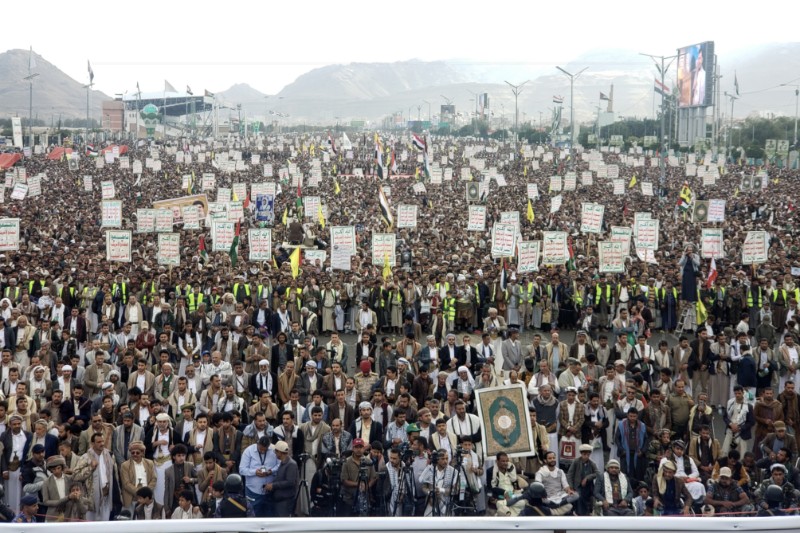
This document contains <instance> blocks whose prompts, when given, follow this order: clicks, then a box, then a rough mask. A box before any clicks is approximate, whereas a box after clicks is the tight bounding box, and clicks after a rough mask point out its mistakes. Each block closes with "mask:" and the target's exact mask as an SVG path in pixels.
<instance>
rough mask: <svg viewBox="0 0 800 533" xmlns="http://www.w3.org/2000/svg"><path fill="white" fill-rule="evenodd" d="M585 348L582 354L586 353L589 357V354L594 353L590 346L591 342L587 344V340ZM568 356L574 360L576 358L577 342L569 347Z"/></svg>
mask: <svg viewBox="0 0 800 533" xmlns="http://www.w3.org/2000/svg"><path fill="white" fill-rule="evenodd" d="M585 346H586V348H585V352H584V353H586V355H589V354H590V353H594V347H593V346H592V343H591V342H589V341H588V340H587V341H586V345H585ZM569 356H570V357H573V358H575V359H577V358H578V343H577V342H576V343H575V344H573V345H572V346H570V347H569Z"/></svg>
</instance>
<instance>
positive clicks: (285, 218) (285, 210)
mask: <svg viewBox="0 0 800 533" xmlns="http://www.w3.org/2000/svg"><path fill="white" fill-rule="evenodd" d="M288 221H289V208H288V207H284V208H283V217H282V218H281V223H282V224H283V225H284V226H285V225H286V222H288Z"/></svg>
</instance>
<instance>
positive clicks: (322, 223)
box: [317, 203, 325, 229]
mask: <svg viewBox="0 0 800 533" xmlns="http://www.w3.org/2000/svg"><path fill="white" fill-rule="evenodd" d="M317 217H318V218H319V225H320V226H322V229H325V215H323V214H322V204H321V203H320V204H317Z"/></svg>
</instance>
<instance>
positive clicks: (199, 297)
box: [186, 292, 206, 313]
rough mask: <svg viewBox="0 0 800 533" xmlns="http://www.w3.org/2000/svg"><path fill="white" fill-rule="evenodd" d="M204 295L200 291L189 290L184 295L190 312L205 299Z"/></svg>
mask: <svg viewBox="0 0 800 533" xmlns="http://www.w3.org/2000/svg"><path fill="white" fill-rule="evenodd" d="M205 297H206V295H205V294H203V293H202V292H198V293H194V292H190V293H189V294H187V295H186V306H187V307H188V308H189V312H190V313H194V312H195V311H197V308H198V307H200V304H201V303H203V300H205Z"/></svg>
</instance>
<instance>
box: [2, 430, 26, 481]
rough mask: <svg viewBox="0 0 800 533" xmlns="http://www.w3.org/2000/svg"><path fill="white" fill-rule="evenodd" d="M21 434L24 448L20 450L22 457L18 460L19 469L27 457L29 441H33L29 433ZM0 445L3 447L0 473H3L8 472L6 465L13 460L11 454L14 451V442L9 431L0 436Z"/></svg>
mask: <svg viewBox="0 0 800 533" xmlns="http://www.w3.org/2000/svg"><path fill="white" fill-rule="evenodd" d="M22 433H24V434H25V447H24V448H23V449H22V457H20V458H19V463H20V468H21V467H22V463H24V462H25V458H26V457H28V451H29V449H30V447H31V440H33V434H32V433H31V432H30V431H25V430H23V431H22ZM0 444H2V445H3V453H2V455H0V472H5V471H7V470H8V465H9V463H11V460H12V459H13V456H12V452H13V451H14V442H13V439H12V438H11V431H5V432H4V433H3V435H2V436H0Z"/></svg>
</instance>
